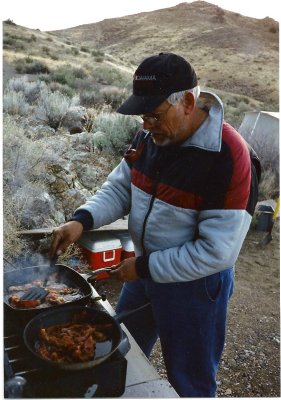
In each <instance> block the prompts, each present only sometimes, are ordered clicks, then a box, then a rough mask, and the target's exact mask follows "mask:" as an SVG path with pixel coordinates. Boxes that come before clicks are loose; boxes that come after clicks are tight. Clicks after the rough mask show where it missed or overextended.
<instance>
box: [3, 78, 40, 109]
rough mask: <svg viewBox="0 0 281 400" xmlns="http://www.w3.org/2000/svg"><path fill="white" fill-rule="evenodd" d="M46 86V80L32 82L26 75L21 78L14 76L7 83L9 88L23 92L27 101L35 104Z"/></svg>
mask: <svg viewBox="0 0 281 400" xmlns="http://www.w3.org/2000/svg"><path fill="white" fill-rule="evenodd" d="M44 86H45V83H44V82H41V81H39V80H38V81H32V82H30V81H29V80H28V78H27V77H26V76H20V77H19V78H12V79H10V80H9V81H8V83H7V89H8V90H13V91H14V92H22V93H23V94H24V97H25V99H26V101H27V102H28V103H29V104H33V103H34V102H35V101H36V100H37V99H38V97H39V95H40V91H41V89H42V88H43V87H44Z"/></svg>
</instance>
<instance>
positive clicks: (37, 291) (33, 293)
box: [21, 258, 57, 302]
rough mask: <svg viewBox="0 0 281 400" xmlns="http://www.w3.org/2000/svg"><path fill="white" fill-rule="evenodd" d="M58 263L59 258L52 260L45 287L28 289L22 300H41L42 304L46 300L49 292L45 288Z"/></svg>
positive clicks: (44, 282)
mask: <svg viewBox="0 0 281 400" xmlns="http://www.w3.org/2000/svg"><path fill="white" fill-rule="evenodd" d="M56 261H57V258H54V259H51V261H50V269H48V273H47V274H46V276H45V279H44V281H43V286H40V287H38V286H34V287H32V288H30V289H28V291H27V292H26V293H25V294H24V295H22V296H21V300H40V301H41V302H42V301H43V300H44V299H45V297H46V296H47V294H48V293H49V292H48V290H46V288H45V286H46V284H47V282H48V279H49V276H50V274H51V273H52V271H53V270H54V267H55V265H56ZM50 270H51V271H50Z"/></svg>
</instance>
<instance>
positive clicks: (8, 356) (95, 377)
mask: <svg viewBox="0 0 281 400" xmlns="http://www.w3.org/2000/svg"><path fill="white" fill-rule="evenodd" d="M96 307H97V308H98V309H100V308H101V309H102V310H103V311H104V308H103V307H102V306H101V305H100V304H96ZM24 326H25V325H24V324H21V323H19V321H18V320H15V319H14V318H13V317H12V316H11V315H9V312H8V311H7V310H6V311H5V312H4V389H5V398H72V399H73V398H95V397H120V396H121V395H122V394H123V393H124V391H125V383H126V373H127V360H126V358H125V355H126V354H127V352H128V351H129V349H130V344H129V340H128V337H127V335H126V334H125V333H124V332H123V339H122V340H121V343H120V345H119V347H118V349H117V350H116V351H115V352H114V353H113V354H112V355H111V357H109V358H108V359H107V360H105V361H104V362H103V363H101V364H99V365H96V366H94V367H92V368H89V369H84V370H81V371H69V370H67V371H66V370H58V369H55V370H54V369H51V368H50V367H45V366H44V367H42V365H40V364H39V363H38V360H37V359H36V358H35V357H34V356H33V355H32V354H31V353H30V352H29V351H28V350H27V349H26V347H25V344H24V342H23V330H24Z"/></svg>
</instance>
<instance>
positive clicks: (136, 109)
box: [117, 94, 169, 115]
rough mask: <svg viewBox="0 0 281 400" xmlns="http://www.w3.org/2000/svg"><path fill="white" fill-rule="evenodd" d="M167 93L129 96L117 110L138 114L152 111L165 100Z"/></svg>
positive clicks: (127, 113) (128, 113)
mask: <svg viewBox="0 0 281 400" xmlns="http://www.w3.org/2000/svg"><path fill="white" fill-rule="evenodd" d="M167 97H169V95H162V96H135V95H134V94H133V95H132V96H130V97H129V98H128V99H127V100H126V101H125V102H124V103H123V104H121V106H120V107H119V108H118V110H117V112H119V113H120V114H125V115H138V114H146V113H149V112H152V111H153V110H154V109H155V108H156V107H157V106H159V105H160V104H161V103H162V102H163V101H165V100H166V99H167Z"/></svg>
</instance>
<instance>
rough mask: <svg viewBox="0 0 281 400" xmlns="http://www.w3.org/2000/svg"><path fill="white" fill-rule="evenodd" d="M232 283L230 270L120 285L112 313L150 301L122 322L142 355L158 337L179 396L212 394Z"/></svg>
mask: <svg viewBox="0 0 281 400" xmlns="http://www.w3.org/2000/svg"><path fill="white" fill-rule="evenodd" d="M233 284H234V272H233V268H230V269H227V270H225V271H222V272H218V273H216V274H214V275H210V276H208V277H205V278H201V279H198V280H195V281H191V282H176V283H157V282H154V281H152V280H151V279H139V280H137V281H135V282H130V283H125V284H124V285H123V288H122V292H121V295H120V299H119V302H118V304H117V308H116V312H117V313H119V312H121V311H125V310H131V309H134V308H137V307H139V306H141V305H143V304H145V303H147V302H150V303H151V307H148V308H145V309H144V310H142V311H139V312H138V313H136V314H135V315H133V316H131V317H128V318H127V319H126V320H125V322H124V323H125V325H126V327H127V328H128V330H129V331H130V333H131V334H132V336H133V337H134V339H135V340H136V342H137V343H138V345H139V346H140V348H141V349H142V351H143V352H144V353H145V354H146V356H147V357H149V355H150V353H151V350H152V348H153V346H154V344H155V342H156V340H157V338H158V337H159V338H160V342H161V347H162V353H163V358H164V361H165V365H166V369H167V375H168V379H169V382H170V383H171V385H172V386H173V387H174V389H175V390H176V391H177V393H178V394H179V396H181V397H215V396H216V373H217V369H218V364H219V360H220V358H221V354H222V351H223V347H224V342H225V332H226V316H227V304H228V300H229V298H230V296H231V294H232V291H233Z"/></svg>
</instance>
